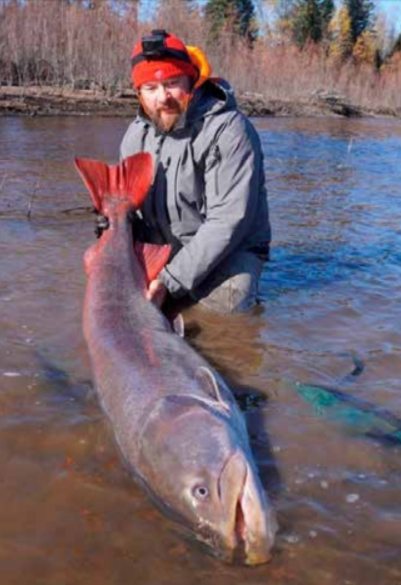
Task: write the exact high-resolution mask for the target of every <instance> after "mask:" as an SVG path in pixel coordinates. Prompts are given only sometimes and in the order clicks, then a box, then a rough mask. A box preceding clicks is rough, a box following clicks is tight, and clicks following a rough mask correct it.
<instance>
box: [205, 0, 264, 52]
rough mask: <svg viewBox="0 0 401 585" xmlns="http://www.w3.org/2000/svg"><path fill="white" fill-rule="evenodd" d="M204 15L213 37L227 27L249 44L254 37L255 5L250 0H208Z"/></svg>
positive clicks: (255, 29) (255, 31)
mask: <svg viewBox="0 0 401 585" xmlns="http://www.w3.org/2000/svg"><path fill="white" fill-rule="evenodd" d="M205 15H206V18H207V19H208V20H209V22H210V25H211V29H210V30H211V33H212V37H214V38H215V39H217V38H218V36H219V35H220V33H221V32H222V31H223V30H227V29H231V30H232V32H234V33H235V34H237V35H238V36H241V37H245V38H246V39H247V40H248V41H249V42H250V43H251V44H252V42H253V41H254V40H255V39H256V36H257V27H256V23H255V7H254V4H253V1H252V0H208V2H207V4H206V6H205Z"/></svg>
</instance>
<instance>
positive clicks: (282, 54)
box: [0, 0, 401, 111]
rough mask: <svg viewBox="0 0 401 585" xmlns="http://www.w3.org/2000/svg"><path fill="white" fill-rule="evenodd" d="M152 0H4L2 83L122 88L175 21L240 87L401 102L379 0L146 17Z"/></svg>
mask: <svg viewBox="0 0 401 585" xmlns="http://www.w3.org/2000/svg"><path fill="white" fill-rule="evenodd" d="M144 4H146V2H145V0H143V2H142V3H141V2H140V1H138V0H0V84H2V85H20V86H24V85H25V86H27V85H46V86H49V85H50V86H56V87H69V88H74V89H100V90H102V91H106V92H108V93H110V94H114V93H118V92H120V91H122V90H124V88H127V87H129V86H130V55H131V51H132V47H133V45H134V44H135V42H136V41H137V40H138V39H139V38H140V37H141V36H142V35H143V34H145V33H146V32H148V31H149V30H151V29H152V28H166V29H167V30H171V31H172V32H176V33H177V34H179V35H180V36H181V37H182V38H183V39H184V40H185V41H186V42H187V43H188V44H191V45H198V46H200V47H201V48H203V49H204V50H205V51H206V53H207V55H208V57H209V59H210V61H211V63H212V66H213V71H214V73H215V74H216V75H222V76H224V77H226V78H227V79H228V80H229V81H230V82H231V84H232V85H233V87H234V89H235V90H236V91H238V92H241V93H244V92H249V93H255V94H260V95H261V97H263V98H265V99H267V100H274V99H277V100H288V101H293V102H295V101H300V102H305V101H308V100H310V99H311V98H313V97H314V96H318V95H322V94H325V95H328V96H330V95H340V96H342V97H343V98H344V99H346V100H349V102H350V103H353V104H354V105H356V106H360V107H362V108H373V109H377V108H381V109H385V108H388V109H389V110H398V111H400V108H401V91H400V87H401V39H400V37H398V38H397V36H395V35H394V34H392V33H391V30H389V29H388V27H386V24H385V22H384V20H383V19H380V18H378V17H377V15H376V14H375V12H374V8H375V3H374V2H373V0H341V4H340V5H339V6H338V5H337V4H335V3H334V0H267V1H266V0H265V1H264V2H261V0H254V2H252V1H251V0H209V1H208V2H206V3H205V2H203V3H199V2H196V1H195V0H193V1H191V0H163V1H159V2H158V3H156V8H157V9H156V10H155V11H153V12H152V18H153V20H152V21H149V20H148V21H146V22H144V21H143V20H139V18H138V14H139V12H140V11H141V8H142V9H143V8H144ZM153 4H155V3H153ZM262 5H263V7H264V9H266V7H267V8H268V9H269V15H270V17H269V18H266V17H265V16H263V13H262Z"/></svg>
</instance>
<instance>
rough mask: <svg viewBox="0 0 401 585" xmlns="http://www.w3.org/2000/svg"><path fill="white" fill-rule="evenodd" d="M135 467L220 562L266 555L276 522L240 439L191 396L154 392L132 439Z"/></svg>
mask: <svg viewBox="0 0 401 585" xmlns="http://www.w3.org/2000/svg"><path fill="white" fill-rule="evenodd" d="M140 442H141V445H140V461H141V464H140V467H141V469H140V473H141V475H142V477H143V478H144V480H145V482H146V483H147V484H148V486H149V487H150V489H151V491H152V492H153V494H154V496H156V499H157V500H158V501H159V502H161V503H162V506H163V508H165V509H167V511H169V512H170V513H171V515H172V516H173V517H174V516H175V517H176V519H178V520H179V521H181V523H183V524H184V525H185V526H186V527H189V528H190V529H191V531H192V533H194V534H195V537H196V538H197V539H198V540H200V541H201V542H203V543H205V544H206V545H208V546H209V547H210V548H211V550H212V552H213V553H214V554H215V555H216V556H218V557H219V558H221V559H223V560H225V561H227V562H241V563H243V564H249V565H255V564H260V563H264V562H267V561H268V560H269V559H270V556H271V548H272V546H273V543H274V537H275V533H276V529H277V524H276V520H275V516H274V512H273V510H272V508H271V506H270V505H269V503H268V500H267V497H266V495H265V492H264V490H263V487H262V485H261V482H260V479H259V476H258V474H257V471H256V469H255V466H254V463H253V460H252V456H251V454H250V451H249V446H248V443H247V440H245V441H244V440H243V438H241V435H240V434H239V433H238V429H237V428H236V426H235V425H232V424H230V421H229V419H228V418H227V416H225V415H224V414H222V413H220V412H218V411H215V410H214V409H213V408H211V407H210V405H209V404H206V403H202V401H200V400H199V399H196V398H191V397H183V396H174V397H167V398H163V399H161V400H160V401H159V402H158V404H157V405H156V407H155V408H154V409H153V411H152V413H151V415H150V416H149V418H148V420H147V423H146V424H145V426H144V429H143V432H142V434H141V439H140Z"/></svg>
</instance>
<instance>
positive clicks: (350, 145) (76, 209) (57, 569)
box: [0, 118, 401, 585]
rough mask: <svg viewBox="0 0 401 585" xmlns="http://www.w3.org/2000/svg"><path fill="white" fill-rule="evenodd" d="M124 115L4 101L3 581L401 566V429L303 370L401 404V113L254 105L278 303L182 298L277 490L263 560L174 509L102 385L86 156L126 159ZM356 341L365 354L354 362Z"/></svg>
mask: <svg viewBox="0 0 401 585" xmlns="http://www.w3.org/2000/svg"><path fill="white" fill-rule="evenodd" d="M126 124H127V121H124V120H121V119H117V120H113V119H97V118H89V119H84V120H81V119H76V118H75V119H74V118H63V119H48V120H46V119H40V120H38V119H31V118H26V119H23V118H3V119H1V120H0V130H1V131H0V226H1V229H0V258H1V275H2V286H1V289H0V311H1V312H0V325H1V331H2V336H1V340H0V344H1V345H0V355H1V362H0V380H1V387H0V413H1V418H0V461H1V464H2V478H1V481H0V498H1V501H2V502H3V505H2V506H1V508H0V526H1V528H0V570H1V575H2V583H3V582H4V583H5V584H7V585H9V584H15V585H22V584H24V585H25V584H26V583H27V582H29V584H30V585H31V584H33V585H36V584H38V585H39V584H40V585H42V584H45V583H63V584H68V585H70V584H71V585H72V584H74V585H76V584H78V585H79V584H81V583H82V584H84V583H88V582H93V583H97V584H99V585H101V584H105V585H106V584H107V585H110V584H116V585H117V584H118V585H121V584H122V583H124V584H125V583H131V582H132V583H137V582H141V583H149V584H150V583H152V584H153V583H171V584H180V583H182V584H184V583H185V584H187V583H198V582H199V583H201V582H202V583H203V582H209V583H212V584H213V583H216V584H217V583H222V584H223V585H224V584H226V583H227V584H228V583H233V582H235V583H248V582H249V581H250V580H251V581H252V583H255V584H256V583H266V582H267V581H269V580H270V581H271V582H274V583H277V584H284V583H288V582H292V583H294V584H299V585H301V584H302V585H305V584H308V585H315V584H316V585H318V584H319V585H326V584H327V585H328V584H336V585H337V584H338V583H347V584H349V585H351V584H356V585H359V584H361V583H363V584H364V585H373V584H375V585H376V584H377V583H380V584H381V585H383V584H384V585H386V584H391V585H395V584H398V583H400V582H401V562H400V558H399V551H400V534H401V513H400V510H401V490H400V483H401V457H400V456H401V450H400V447H397V446H392V447H386V446H383V445H382V444H379V443H377V442H375V441H374V440H371V439H368V438H364V437H361V436H358V435H357V434H354V433H353V432H352V428H351V429H348V430H346V429H344V428H343V427H340V426H338V425H336V424H335V422H333V421H328V420H326V419H325V418H322V417H319V416H316V414H315V413H314V411H313V409H312V408H311V407H310V405H308V404H307V403H306V402H304V401H303V400H302V399H301V398H300V397H299V396H298V394H297V392H296V390H295V386H294V384H295V382H301V383H311V384H318V385H319V384H320V385H326V386H327V385H328V386H331V387H338V388H341V390H342V391H343V392H347V393H349V394H351V395H355V396H357V397H360V398H364V399H366V400H368V401H369V402H371V403H373V404H376V405H381V406H384V407H385V408H386V409H388V410H389V411H391V412H393V413H394V414H395V415H398V417H401V400H400V393H399V388H400V381H401V360H400V348H401V334H400V330H399V306H400V301H401V285H400V282H401V279H400V276H401V269H400V261H401V254H400V244H399V239H400V238H399V236H400V231H401V228H400V225H401V198H400V197H399V185H400V184H401V180H400V179H401V176H400V175H401V170H400V169H401V123H400V122H397V121H394V120H391V121H387V120H357V121H350V120H333V119H330V120H325V119H319V120H313V119H302V120H258V121H257V125H258V128H259V131H260V133H261V137H262V142H263V147H264V150H265V155H266V172H267V178H268V188H269V196H270V208H271V216H272V226H273V231H274V246H273V250H272V261H271V262H270V264H269V266H268V267H267V268H266V270H265V272H264V275H263V283H262V289H261V300H262V304H261V305H260V307H259V308H258V309H257V310H256V311H255V312H254V313H252V314H250V315H246V316H243V315H241V316H233V317H229V318H227V317H224V318H222V317H220V318H219V317H216V316H211V315H210V314H208V313H207V312H206V311H204V310H201V309H192V310H190V311H188V312H187V314H186V315H185V318H186V323H187V331H188V336H189V339H190V342H191V343H193V344H194V345H195V346H196V347H197V348H198V349H199V351H201V352H202V353H203V354H204V355H205V356H206V357H207V358H208V359H209V360H210V361H211V362H212V363H213V364H214V365H216V367H217V368H218V369H219V370H220V371H222V372H223V373H224V375H225V376H226V377H227V379H228V380H229V381H230V383H231V384H232V387H233V389H234V391H235V393H236V395H237V396H238V400H239V402H240V404H241V405H242V407H243V408H244V409H245V413H246V418H247V423H248V428H249V431H250V435H251V438H252V442H253V447H254V451H255V456H256V458H257V461H258V464H259V467H260V470H261V474H262V478H263V481H264V482H265V485H266V487H267V489H268V490H269V492H270V493H271V495H272V496H273V499H274V502H275V505H276V507H277V509H278V514H279V521H280V525H281V532H280V535H279V538H278V542H277V550H276V554H275V556H274V559H273V561H272V562H271V564H270V565H266V566H263V567H258V568H255V569H252V570H249V569H248V570H246V569H243V568H241V567H229V566H225V565H222V564H221V563H219V562H218V561H216V560H214V559H212V558H210V557H205V556H204V554H203V553H202V552H201V551H200V550H199V549H198V548H197V547H196V546H194V545H193V544H191V543H188V542H186V541H185V540H182V538H181V537H180V536H178V534H177V530H176V529H175V528H174V527H173V526H172V525H171V524H170V523H169V522H168V521H167V520H166V519H164V518H162V517H161V516H160V515H159V513H158V512H157V511H156V510H155V509H154V508H153V506H152V504H150V502H149V501H148V499H147V497H146V496H145V495H144V494H143V493H142V492H141V491H140V489H139V488H138V487H137V486H136V485H135V483H134V482H133V481H132V480H131V478H130V477H129V475H128V474H127V472H126V471H125V469H124V467H123V466H122V464H121V461H120V459H119V457H118V453H117V450H116V448H115V445H114V443H113V439H112V433H111V430H110V429H109V428H108V425H107V423H106V422H105V420H104V417H103V415H102V413H101V412H100V410H99V407H98V405H97V402H96V398H95V396H94V393H93V391H92V387H91V383H90V377H91V372H90V367H89V362H88V358H87V353H86V348H85V345H84V343H83V340H82V334H81V323H80V320H81V304H82V295H83V290H84V286H85V277H84V274H83V270H82V261H81V259H82V254H83V252H84V250H85V248H86V247H87V246H88V244H89V243H90V241H91V240H92V237H93V236H92V229H93V226H92V218H91V216H90V213H89V212H88V209H89V208H90V204H89V200H88V199H87V196H86V194H85V193H84V190H83V188H82V186H81V184H80V181H79V178H78V176H76V174H75V171H74V169H73V165H72V159H73V156H90V157H92V158H100V159H104V160H107V161H109V162H114V161H115V160H116V159H117V158H118V143H119V141H120V139H121V136H122V134H123V132H124V129H125V127H126ZM28 209H30V210H31V219H30V221H28V218H27V212H28ZM355 354H356V355H357V356H358V357H359V358H360V359H361V360H363V362H364V365H365V369H364V370H363V372H362V373H361V374H360V375H359V376H357V377H351V376H348V377H347V374H349V373H350V372H351V371H352V369H353V367H354V365H353V361H352V356H354V355H355ZM27 574H29V579H28V581H27Z"/></svg>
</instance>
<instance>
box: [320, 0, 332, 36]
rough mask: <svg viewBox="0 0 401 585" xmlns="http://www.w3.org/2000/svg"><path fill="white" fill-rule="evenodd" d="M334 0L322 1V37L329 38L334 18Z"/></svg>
mask: <svg viewBox="0 0 401 585" xmlns="http://www.w3.org/2000/svg"><path fill="white" fill-rule="evenodd" d="M334 10H335V4H334V0H321V2H320V14H321V18H322V37H323V38H327V36H328V31H329V27H330V22H331V19H332V18H333V16H334Z"/></svg>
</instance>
